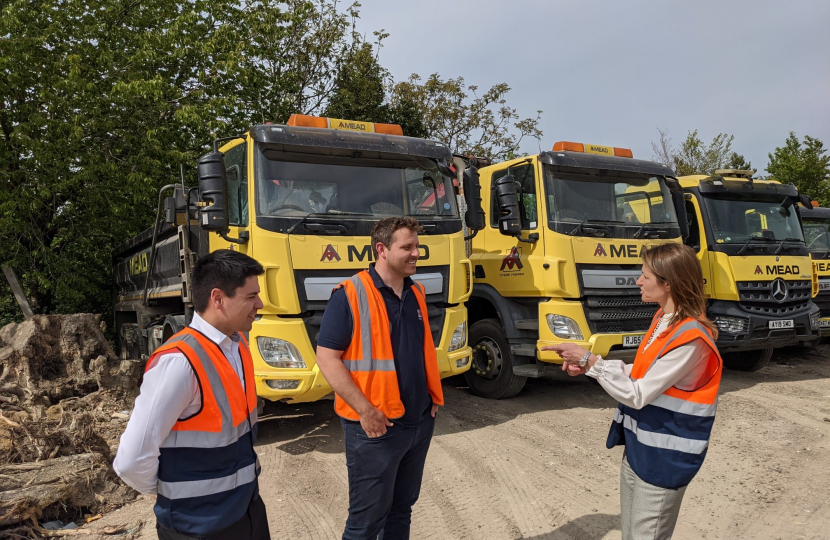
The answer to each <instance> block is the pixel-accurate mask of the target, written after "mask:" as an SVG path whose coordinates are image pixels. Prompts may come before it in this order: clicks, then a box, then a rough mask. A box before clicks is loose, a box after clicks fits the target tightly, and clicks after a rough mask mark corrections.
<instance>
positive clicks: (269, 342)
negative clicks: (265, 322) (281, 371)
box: [256, 336, 306, 369]
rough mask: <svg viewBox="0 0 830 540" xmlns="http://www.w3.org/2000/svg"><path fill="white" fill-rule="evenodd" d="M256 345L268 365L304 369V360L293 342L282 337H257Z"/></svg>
mask: <svg viewBox="0 0 830 540" xmlns="http://www.w3.org/2000/svg"><path fill="white" fill-rule="evenodd" d="M256 346H257V347H258V348H259V354H261V355H262V359H263V360H265V363H266V364H268V365H269V366H273V367H278V368H295V369H296V368H302V369H305V367H306V365H305V360H303V356H302V355H301V354H300V351H298V350H297V347H295V346H294V344H293V343H290V342H288V341H285V340H284V339H277V338H270V337H262V336H260V337H258V338H256Z"/></svg>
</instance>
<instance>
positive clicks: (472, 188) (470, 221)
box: [462, 167, 486, 231]
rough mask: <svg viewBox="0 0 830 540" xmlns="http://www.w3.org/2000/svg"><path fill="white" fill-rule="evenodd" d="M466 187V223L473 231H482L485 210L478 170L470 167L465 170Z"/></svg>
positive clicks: (464, 180) (463, 180) (464, 185)
mask: <svg viewBox="0 0 830 540" xmlns="http://www.w3.org/2000/svg"><path fill="white" fill-rule="evenodd" d="M462 182H463V187H464V202H466V203H467V212H466V213H465V214H464V221H465V222H466V223H467V227H468V228H469V229H470V230H473V231H480V230H481V229H483V228H484V226H485V219H486V218H485V216H484V209H482V207H481V183H480V182H479V177H478V169H476V168H475V167H469V168H467V169H464V177H463V179H462Z"/></svg>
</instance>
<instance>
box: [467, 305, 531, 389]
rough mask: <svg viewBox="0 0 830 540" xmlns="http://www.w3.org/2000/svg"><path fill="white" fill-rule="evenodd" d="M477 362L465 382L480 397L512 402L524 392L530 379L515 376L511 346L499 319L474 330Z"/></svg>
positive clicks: (482, 323)
mask: <svg viewBox="0 0 830 540" xmlns="http://www.w3.org/2000/svg"><path fill="white" fill-rule="evenodd" d="M470 345H471V346H472V348H473V361H472V365H471V366H470V369H469V370H468V371H467V372H465V373H464V378H465V379H466V381H467V384H468V385H469V386H470V389H471V390H472V391H473V393H474V394H475V395H477V396H481V397H486V398H490V399H505V398H511V397H513V396H515V395H516V394H518V393H519V392H521V390H522V388H524V385H525V382H526V381H527V377H519V376H516V375H513V361H512V358H511V356H510V345H509V344H508V343H507V338H506V337H505V335H504V330H503V329H502V327H501V323H500V322H499V320H498V319H484V320H481V321H478V322H476V323H474V324H473V325H472V326H470Z"/></svg>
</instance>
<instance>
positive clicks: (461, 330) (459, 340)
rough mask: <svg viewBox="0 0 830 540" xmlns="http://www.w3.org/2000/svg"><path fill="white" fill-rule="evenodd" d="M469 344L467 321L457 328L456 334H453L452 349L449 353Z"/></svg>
mask: <svg viewBox="0 0 830 540" xmlns="http://www.w3.org/2000/svg"><path fill="white" fill-rule="evenodd" d="M466 344H467V321H464V322H463V323H461V324H459V325H458V326H456V327H455V332H453V333H452V339H451V340H450V348H449V351H448V352H452V351H457V350H458V349H460V348H462V347H463V346H464V345H466Z"/></svg>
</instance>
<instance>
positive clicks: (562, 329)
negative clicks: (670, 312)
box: [465, 142, 686, 398]
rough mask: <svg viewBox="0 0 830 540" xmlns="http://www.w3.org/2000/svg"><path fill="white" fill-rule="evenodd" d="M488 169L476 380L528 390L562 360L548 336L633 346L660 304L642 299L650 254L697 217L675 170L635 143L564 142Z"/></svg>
mask: <svg viewBox="0 0 830 540" xmlns="http://www.w3.org/2000/svg"><path fill="white" fill-rule="evenodd" d="M478 173H479V175H480V180H481V192H482V197H483V206H484V210H485V213H486V216H487V219H486V224H485V226H484V228H483V229H482V230H481V231H480V232H479V233H478V235H477V236H475V237H474V238H473V239H472V251H471V253H472V254H471V256H470V259H471V260H472V262H473V267H474V276H475V285H474V287H473V294H472V296H471V297H470V300H469V301H468V302H467V310H468V313H469V317H470V338H469V339H470V345H471V346H472V348H473V362H472V367H471V369H470V371H468V372H467V373H466V374H465V377H466V379H467V382H468V384H469V385H470V388H471V389H472V390H473V391H474V392H475V393H476V394H478V395H481V396H485V397H490V398H507V397H511V396H513V395H515V394H517V393H518V392H519V391H520V390H521V389H522V387H523V386H524V384H525V382H526V380H527V378H528V377H540V376H543V375H544V374H545V371H546V369H547V368H549V367H551V366H552V364H561V362H562V360H561V359H560V358H559V357H558V356H557V355H556V354H555V353H553V352H549V351H544V352H543V351H541V350H540V348H541V347H542V346H545V345H551V344H557V343H562V342H572V343H576V344H578V345H581V346H584V347H587V348H590V349H591V350H592V351H593V352H594V353H596V354H601V355H609V354H613V355H614V358H623V357H629V358H631V357H633V354H634V352H635V351H636V349H637V346H638V345H639V343H640V340H641V339H642V336H643V333H644V332H645V331H646V330H647V329H648V326H649V324H650V322H651V319H652V317H653V315H654V312H655V311H656V309H657V306H656V304H644V303H643V302H642V300H641V299H640V290H639V287H638V286H637V285H636V281H637V278H638V277H639V276H640V267H641V265H642V259H641V258H640V253H641V251H642V250H643V248H644V247H646V246H649V245H653V244H657V243H664V242H681V232H682V231H681V225H685V224H686V220H685V216H684V217H683V218H682V219H681V220H678V217H677V215H678V214H677V211H676V208H679V209H680V211H681V212H682V211H684V203H683V193H682V192H681V189H680V184H679V183H678V182H677V180H676V179H675V178H673V175H674V173H673V172H672V170H671V169H669V168H668V167H665V166H663V165H660V164H658V163H654V162H651V161H644V160H637V159H633V156H632V153H631V151H630V150H627V149H623V148H612V147H606V146H596V145H590V144H582V143H572V142H559V143H556V145H554V147H553V151H551V152H542V153H540V154H538V155H535V156H530V157H526V158H520V159H514V160H511V161H506V162H504V163H499V164H496V165H491V166H487V167H483V168H481V169H480V170H479V171H478ZM556 367H557V368H558V366H556Z"/></svg>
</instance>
